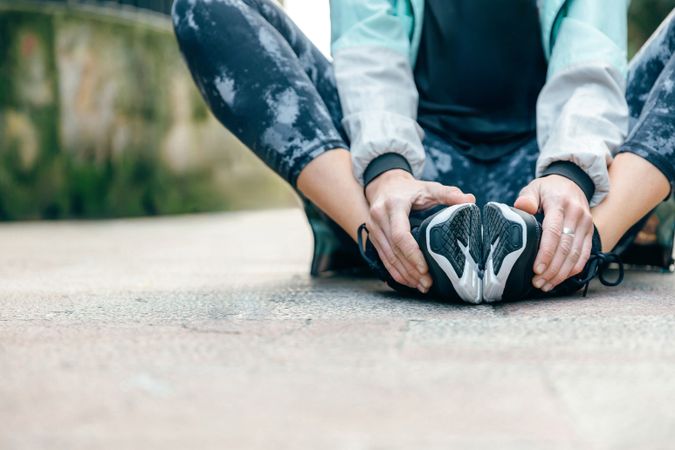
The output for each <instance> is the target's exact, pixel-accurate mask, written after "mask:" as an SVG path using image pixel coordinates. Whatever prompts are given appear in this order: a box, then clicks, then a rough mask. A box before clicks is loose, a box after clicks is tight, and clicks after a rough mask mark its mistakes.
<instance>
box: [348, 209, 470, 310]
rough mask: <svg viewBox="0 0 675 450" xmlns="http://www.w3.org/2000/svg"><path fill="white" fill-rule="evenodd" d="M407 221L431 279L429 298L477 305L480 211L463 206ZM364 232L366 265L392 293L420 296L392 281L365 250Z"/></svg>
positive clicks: (417, 215) (372, 253) (370, 248)
mask: <svg viewBox="0 0 675 450" xmlns="http://www.w3.org/2000/svg"><path fill="white" fill-rule="evenodd" d="M410 219H411V220H410V223H411V231H412V235H413V236H414V237H415V239H416V240H417V242H418V244H419V246H420V249H421V250H422V254H423V255H424V257H425V259H426V261H427V264H428V266H429V272H430V275H431V277H432V279H433V286H432V287H431V290H430V291H429V294H428V295H429V296H433V297H436V298H440V299H443V300H455V301H456V300H463V301H465V302H468V303H474V304H477V303H480V302H481V299H482V282H481V279H480V260H481V256H482V255H481V220H480V209H479V208H478V207H477V206H476V205H474V204H462V205H455V206H449V207H443V208H440V210H439V208H434V209H433V210H429V211H426V212H422V213H414V214H412V215H411V218H410ZM364 231H366V232H367V229H366V227H365V225H362V226H361V228H360V229H359V248H360V249H361V250H362V252H363V257H364V259H365V260H366V261H367V262H368V265H369V266H370V267H371V268H372V269H373V270H374V271H375V273H376V274H378V276H379V277H380V278H381V279H383V280H384V281H386V282H387V283H388V284H389V285H390V286H391V287H392V288H394V289H395V290H397V291H399V292H401V293H404V294H414V293H416V295H419V293H417V291H416V290H414V289H411V288H409V287H406V286H402V285H400V284H399V283H397V282H396V281H394V280H393V279H392V278H391V276H390V275H389V273H388V272H387V270H386V269H385V268H384V265H383V264H382V262H381V260H380V259H379V257H378V255H377V251H376V250H375V248H374V247H373V245H372V244H371V243H370V241H369V240H368V241H366V242H365V247H364V243H363V232H364Z"/></svg>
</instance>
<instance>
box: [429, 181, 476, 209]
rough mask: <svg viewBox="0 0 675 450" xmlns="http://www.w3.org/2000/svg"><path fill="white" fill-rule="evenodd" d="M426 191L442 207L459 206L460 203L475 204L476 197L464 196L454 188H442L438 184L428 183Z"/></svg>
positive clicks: (471, 195) (459, 190) (442, 186)
mask: <svg viewBox="0 0 675 450" xmlns="http://www.w3.org/2000/svg"><path fill="white" fill-rule="evenodd" d="M427 190H428V192H429V194H430V195H431V197H432V198H433V199H434V200H435V201H436V202H437V203H440V204H443V205H448V206H452V205H459V204H461V203H475V202H476V197H475V196H474V195H473V194H465V193H464V192H462V190H461V189H459V188H458V187H455V186H444V185H442V184H440V183H429V184H428V186H427Z"/></svg>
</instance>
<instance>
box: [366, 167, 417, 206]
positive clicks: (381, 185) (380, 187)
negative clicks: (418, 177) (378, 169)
mask: <svg viewBox="0 0 675 450" xmlns="http://www.w3.org/2000/svg"><path fill="white" fill-rule="evenodd" d="M414 179H415V177H413V176H412V174H411V173H410V172H408V171H406V170H403V169H391V170H388V171H386V172H384V173H382V174H380V175H379V176H378V177H377V178H375V179H374V180H373V181H371V182H370V183H369V184H368V185H367V186H366V189H365V191H366V198H367V199H368V200H369V201H370V200H371V199H372V198H374V197H376V196H377V195H378V193H379V192H380V191H386V190H388V189H387V186H388V185H390V184H391V183H398V182H401V181H410V180H414Z"/></svg>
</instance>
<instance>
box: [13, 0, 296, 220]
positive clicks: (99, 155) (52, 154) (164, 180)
mask: <svg viewBox="0 0 675 450" xmlns="http://www.w3.org/2000/svg"><path fill="white" fill-rule="evenodd" d="M294 201H295V200H294V195H293V194H292V192H291V190H290V189H289V188H288V187H286V186H285V184H284V183H283V182H282V181H281V180H280V179H279V178H278V177H277V176H276V175H274V174H273V173H272V172H271V171H269V170H268V169H267V168H266V167H264V165H263V164H262V163H261V162H260V161H259V160H258V159H257V158H255V156H253V155H252V154H251V153H250V152H249V151H248V150H247V149H245V148H244V147H243V146H242V145H241V144H240V143H239V142H238V141H237V140H236V139H235V138H234V137H232V136H231V135H230V134H229V133H228V132H227V131H226V130H225V129H224V128H223V127H222V126H221V125H220V124H218V123H217V122H216V121H215V119H214V118H213V117H212V116H211V115H210V113H209V111H208V109H207V107H206V105H205V104H204V102H203V101H202V99H201V97H200V96H199V94H198V92H197V90H196V88H195V87H194V86H193V83H192V80H191V78H190V75H189V73H188V72H187V69H186V68H185V66H184V63H183V61H182V59H181V57H180V54H179V52H178V49H177V46H176V41H175V38H174V36H173V32H172V30H171V25H170V23H169V22H168V20H167V19H165V18H160V17H158V16H156V15H154V14H143V13H134V14H127V13H121V12H119V11H118V12H116V13H112V12H111V11H110V10H106V9H95V8H91V7H84V8H82V7H80V8H73V7H71V8H68V7H63V6H60V5H59V6H57V5H38V4H30V3H16V2H0V219H5V220H7V219H32V218H50V219H51V218H70V217H75V218H81V217H87V218H89V217H113V216H138V215H147V214H151V215H152V214H170V213H185V212H199V211H213V210H227V209H240V208H251V207H267V206H278V205H287V204H290V203H292V202H294Z"/></svg>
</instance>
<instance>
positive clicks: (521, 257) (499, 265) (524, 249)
mask: <svg viewBox="0 0 675 450" xmlns="http://www.w3.org/2000/svg"><path fill="white" fill-rule="evenodd" d="M541 230H542V227H541V223H540V222H539V220H537V218H536V217H535V216H532V215H530V214H528V213H526V212H524V211H521V210H519V209H516V208H512V207H510V206H507V205H504V204H502V203H488V204H487V205H486V206H485V208H483V254H484V255H485V256H484V258H485V259H484V273H483V300H485V301H486V302H496V301H501V300H507V301H508V300H522V299H526V298H541V297H554V296H561V295H570V294H573V293H574V292H577V291H578V290H580V289H582V288H584V296H585V295H586V292H587V290H588V286H589V284H590V282H591V281H592V280H593V279H594V278H596V277H597V278H598V279H599V280H600V282H601V283H602V284H604V285H605V286H618V285H619V284H620V283H621V282H622V281H623V276H624V270H623V264H622V263H621V259H620V258H619V256H617V255H616V254H614V253H603V252H602V243H601V242H600V235H599V234H598V230H597V229H594V233H593V246H592V250H591V256H590V258H589V259H588V262H587V263H586V266H585V268H584V270H583V271H582V272H581V273H580V274H579V275H575V276H573V277H571V278H568V279H567V280H565V281H564V282H563V283H561V284H560V285H558V286H556V287H555V288H554V289H553V290H552V291H550V292H548V293H544V292H543V291H541V290H539V289H536V288H535V287H534V286H533V285H532V278H533V277H534V270H533V266H534V260H535V258H536V256H537V252H538V250H539V241H540V239H541ZM612 263H616V264H618V268H619V271H618V274H617V277H616V279H615V280H609V279H607V277H606V276H605V271H606V269H607V268H608V267H609V266H610V265H611V264H612Z"/></svg>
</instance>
